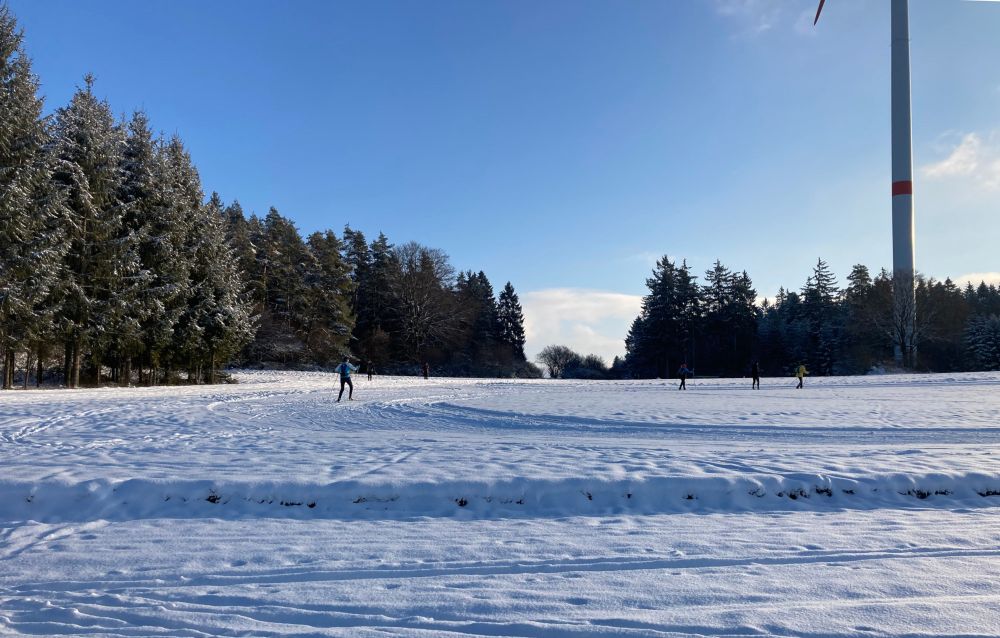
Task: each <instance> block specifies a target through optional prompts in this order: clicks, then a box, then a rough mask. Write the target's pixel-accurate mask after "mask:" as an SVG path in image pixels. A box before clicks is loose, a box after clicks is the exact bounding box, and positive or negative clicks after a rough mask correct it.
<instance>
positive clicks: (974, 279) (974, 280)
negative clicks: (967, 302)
mask: <svg viewBox="0 0 1000 638" xmlns="http://www.w3.org/2000/svg"><path fill="white" fill-rule="evenodd" d="M952 281H954V282H955V285H956V286H959V287H960V288H961V287H965V284H968V283H971V284H972V285H973V286H978V285H979V284H980V282H983V281H985V282H986V283H987V284H998V285H1000V272H970V273H967V274H965V275H962V276H961V277H956V278H955V279H953V280H952Z"/></svg>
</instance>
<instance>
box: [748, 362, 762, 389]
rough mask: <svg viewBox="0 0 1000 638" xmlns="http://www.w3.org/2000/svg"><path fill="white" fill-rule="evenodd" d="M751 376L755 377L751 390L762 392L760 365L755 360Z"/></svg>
mask: <svg viewBox="0 0 1000 638" xmlns="http://www.w3.org/2000/svg"><path fill="white" fill-rule="evenodd" d="M750 376H751V377H753V385H751V386H750V387H751V389H753V390H760V364H759V363H757V360H756V359H754V362H753V363H751V364H750Z"/></svg>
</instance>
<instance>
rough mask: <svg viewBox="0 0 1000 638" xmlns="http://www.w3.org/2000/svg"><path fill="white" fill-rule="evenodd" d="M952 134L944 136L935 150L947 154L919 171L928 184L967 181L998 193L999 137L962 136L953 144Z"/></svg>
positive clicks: (999, 175) (999, 181)
mask: <svg viewBox="0 0 1000 638" xmlns="http://www.w3.org/2000/svg"><path fill="white" fill-rule="evenodd" d="M957 137H958V136H956V135H955V134H947V135H945V136H944V138H945V140H946V141H944V142H941V143H939V144H938V148H939V149H941V150H943V152H945V153H947V155H946V157H945V158H944V159H942V160H940V161H937V162H933V163H930V164H925V165H924V166H923V167H921V169H920V171H921V173H923V175H924V176H925V177H927V178H928V179H932V180H949V179H952V180H954V179H964V180H971V181H972V182H973V183H975V184H977V185H979V186H980V187H983V188H987V189H990V190H993V189H1000V135H998V134H997V133H996V132H993V133H991V134H989V135H986V136H984V135H981V134H979V133H966V134H964V135H961V136H960V137H961V139H959V140H958V141H957V142H956V141H955V140H956V138H957Z"/></svg>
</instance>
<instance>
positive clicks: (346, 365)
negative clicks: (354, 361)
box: [337, 357, 358, 403]
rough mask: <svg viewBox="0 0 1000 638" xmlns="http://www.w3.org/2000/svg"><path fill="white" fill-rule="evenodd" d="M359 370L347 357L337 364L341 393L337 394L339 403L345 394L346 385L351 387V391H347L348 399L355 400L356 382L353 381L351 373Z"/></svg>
mask: <svg viewBox="0 0 1000 638" xmlns="http://www.w3.org/2000/svg"><path fill="white" fill-rule="evenodd" d="M357 371H358V369H357V368H355V367H354V366H352V365H351V362H350V361H348V360H347V357H344V362H343V363H341V364H340V365H339V366H337V372H338V373H339V374H340V394H338V395H337V403H340V399H341V398H343V396H344V386H345V385H346V386H347V387H348V388H350V391H349V392H348V393H347V400H348V401H353V400H354V384H353V383H351V373H352V372H357Z"/></svg>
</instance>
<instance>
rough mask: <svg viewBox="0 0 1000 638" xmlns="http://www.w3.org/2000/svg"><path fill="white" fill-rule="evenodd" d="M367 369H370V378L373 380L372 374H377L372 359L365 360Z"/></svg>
mask: <svg viewBox="0 0 1000 638" xmlns="http://www.w3.org/2000/svg"><path fill="white" fill-rule="evenodd" d="M365 370H367V371H368V380H369V381H371V380H372V375H373V374H375V368H373V367H372V362H371V359H369V360H368V361H366V362H365Z"/></svg>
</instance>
